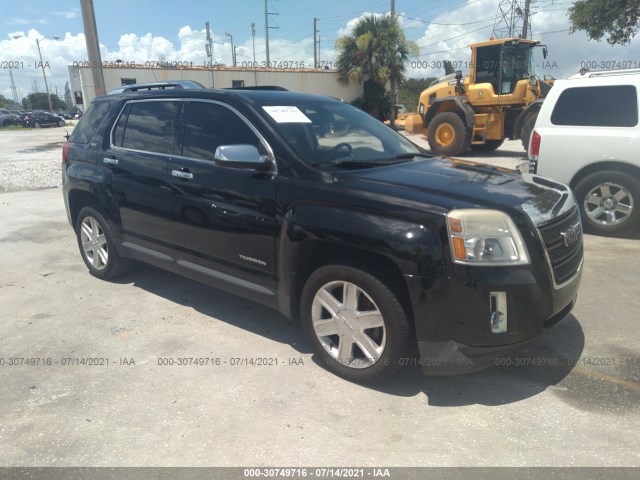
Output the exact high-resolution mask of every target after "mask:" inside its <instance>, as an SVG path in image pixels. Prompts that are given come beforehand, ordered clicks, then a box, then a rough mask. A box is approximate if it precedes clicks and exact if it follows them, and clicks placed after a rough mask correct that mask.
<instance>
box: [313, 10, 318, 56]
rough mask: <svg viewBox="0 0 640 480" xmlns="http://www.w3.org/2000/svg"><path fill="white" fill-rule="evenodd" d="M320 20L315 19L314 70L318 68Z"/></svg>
mask: <svg viewBox="0 0 640 480" xmlns="http://www.w3.org/2000/svg"><path fill="white" fill-rule="evenodd" d="M317 45H318V19H317V18H316V17H313V68H318V48H317Z"/></svg>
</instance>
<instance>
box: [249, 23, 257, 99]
mask: <svg viewBox="0 0 640 480" xmlns="http://www.w3.org/2000/svg"><path fill="white" fill-rule="evenodd" d="M251 37H253V78H254V81H255V83H256V87H257V86H258V71H257V70H256V67H257V66H258V65H257V64H256V24H255V23H253V22H251Z"/></svg>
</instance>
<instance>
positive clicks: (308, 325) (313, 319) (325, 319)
mask: <svg viewBox="0 0 640 480" xmlns="http://www.w3.org/2000/svg"><path fill="white" fill-rule="evenodd" d="M302 323H303V326H304V329H305V331H306V332H307V335H308V336H309V338H310V339H311V342H312V344H313V347H314V350H315V351H316V353H317V354H318V355H319V357H320V358H321V359H322V362H323V363H324V364H325V365H326V366H327V368H328V369H329V370H331V371H332V372H334V373H336V374H337V375H340V376H341V377H343V378H346V379H347V380H351V381H354V382H360V383H372V382H378V381H382V380H384V379H386V378H388V377H389V376H391V375H392V374H393V373H394V372H395V371H396V370H397V369H398V367H399V363H400V362H399V359H400V357H401V356H402V355H405V354H406V352H407V350H408V343H409V337H410V327H409V322H408V321H407V318H406V315H405V313H404V310H403V308H402V306H401V304H400V302H399V301H398V299H397V298H396V296H395V295H394V294H393V292H392V291H391V290H390V289H389V288H388V287H387V286H386V285H385V284H384V283H382V282H381V281H380V280H378V279H377V278H376V277H374V276H372V275H370V274H369V273H366V272H364V271H362V270H358V269H356V268H352V267H346V266H338V265H332V266H326V267H322V268H320V269H318V270H316V271H315V272H314V273H313V274H312V275H311V277H310V278H309V280H308V281H307V283H306V285H305V287H304V290H303V292H302Z"/></svg>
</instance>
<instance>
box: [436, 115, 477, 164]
mask: <svg viewBox="0 0 640 480" xmlns="http://www.w3.org/2000/svg"><path fill="white" fill-rule="evenodd" d="M428 129H429V132H428V140H429V146H430V147H431V150H432V151H433V152H434V153H436V154H438V155H460V154H462V153H464V152H466V151H467V150H469V146H470V145H471V129H470V128H469V127H468V126H467V124H466V122H465V120H464V118H463V117H462V115H460V114H459V113H457V112H441V113H438V114H436V116H435V117H433V119H432V120H431V121H430V122H429V127H428ZM441 129H443V130H442V131H441Z"/></svg>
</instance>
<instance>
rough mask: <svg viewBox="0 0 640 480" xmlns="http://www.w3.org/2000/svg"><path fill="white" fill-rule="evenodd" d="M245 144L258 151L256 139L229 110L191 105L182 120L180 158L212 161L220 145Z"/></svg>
mask: <svg viewBox="0 0 640 480" xmlns="http://www.w3.org/2000/svg"><path fill="white" fill-rule="evenodd" d="M240 144H248V145H253V146H254V147H256V148H258V149H260V140H259V139H258V136H257V135H256V134H255V133H254V132H253V130H251V128H249V126H248V125H247V124H246V123H245V122H244V121H243V120H242V119H241V118H240V117H239V116H238V115H236V113H235V112H233V111H231V110H230V109H228V108H226V107H224V106H222V105H219V104H217V103H210V102H191V103H190V104H189V110H188V111H187V118H186V120H185V127H184V137H183V141H182V155H183V156H185V157H191V158H197V159H203V160H212V161H213V159H214V154H215V151H216V148H218V147H219V146H220V145H240Z"/></svg>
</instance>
